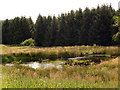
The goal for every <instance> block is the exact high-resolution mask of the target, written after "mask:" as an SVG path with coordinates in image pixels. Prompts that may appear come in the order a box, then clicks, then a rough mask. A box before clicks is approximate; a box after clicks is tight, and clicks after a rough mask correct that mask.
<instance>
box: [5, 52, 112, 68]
mask: <svg viewBox="0 0 120 90" xmlns="http://www.w3.org/2000/svg"><path fill="white" fill-rule="evenodd" d="M111 58H114V57H113V56H110V55H102V54H97V55H89V56H84V57H75V58H67V59H66V60H56V61H51V60H49V59H46V60H42V62H41V63H40V62H37V61H36V62H27V63H24V64H19V65H22V66H28V67H31V68H34V69H37V68H49V67H56V68H63V67H64V66H65V65H67V66H72V65H74V66H80V65H85V66H87V65H91V64H99V63H100V62H102V61H108V60H110V59H111ZM14 65H15V64H10V63H8V64H5V66H14Z"/></svg>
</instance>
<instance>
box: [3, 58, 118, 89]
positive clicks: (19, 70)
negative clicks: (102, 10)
mask: <svg viewBox="0 0 120 90" xmlns="http://www.w3.org/2000/svg"><path fill="white" fill-rule="evenodd" d="M117 87H118V58H116V59H113V60H110V61H106V62H102V63H101V64H98V65H90V66H79V67H76V66H72V67H67V68H63V69H57V68H48V69H32V68H29V67H24V66H18V65H16V66H13V67H7V66H4V65H2V88H117Z"/></svg>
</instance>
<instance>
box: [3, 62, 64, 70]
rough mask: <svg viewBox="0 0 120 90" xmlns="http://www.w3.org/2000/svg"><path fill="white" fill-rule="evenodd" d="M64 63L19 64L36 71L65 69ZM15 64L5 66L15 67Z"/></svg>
mask: <svg viewBox="0 0 120 90" xmlns="http://www.w3.org/2000/svg"><path fill="white" fill-rule="evenodd" d="M63 64H64V62H56V63H55V62H54V63H47V62H46V63H39V62H28V63H26V64H19V65H22V66H28V67H31V68H34V69H37V68H44V69H45V68H49V67H56V68H62V67H63ZM14 65H15V64H5V66H14Z"/></svg>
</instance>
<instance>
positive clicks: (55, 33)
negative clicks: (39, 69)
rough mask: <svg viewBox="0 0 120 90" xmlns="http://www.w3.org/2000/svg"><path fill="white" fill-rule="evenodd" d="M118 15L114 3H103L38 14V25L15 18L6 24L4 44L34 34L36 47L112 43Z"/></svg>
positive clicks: (4, 24) (4, 27)
mask: <svg viewBox="0 0 120 90" xmlns="http://www.w3.org/2000/svg"><path fill="white" fill-rule="evenodd" d="M115 14H116V11H115V10H114V9H113V8H112V7H111V5H109V6H108V5H103V6H101V7H99V6H98V7H97V8H96V9H95V8H93V9H91V10H90V9H89V8H86V9H85V10H84V11H82V9H80V8H79V10H76V11H73V10H71V11H70V12H68V13H65V14H63V13H62V14H61V15H59V16H58V17H55V16H53V17H52V16H48V17H46V16H42V15H39V16H38V18H37V20H36V23H35V24H34V23H33V21H32V19H31V18H28V19H26V18H25V17H21V18H19V17H16V18H14V19H13V20H5V21H4V23H3V26H2V34H3V44H19V43H21V42H22V41H24V40H26V39H28V38H31V37H32V38H33V39H34V40H35V45H36V46H73V45H93V44H97V45H113V44H114V43H113V41H112V37H113V35H114V34H115V33H116V32H117V31H118V29H117V28H116V27H115V26H113V24H114V19H113V16H114V15H115Z"/></svg>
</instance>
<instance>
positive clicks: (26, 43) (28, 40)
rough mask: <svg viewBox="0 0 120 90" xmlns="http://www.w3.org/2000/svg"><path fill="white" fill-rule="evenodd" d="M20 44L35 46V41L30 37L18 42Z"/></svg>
mask: <svg viewBox="0 0 120 90" xmlns="http://www.w3.org/2000/svg"><path fill="white" fill-rule="evenodd" d="M20 45H22V46H35V41H34V40H33V39H32V38H30V39H26V40H25V41H23V42H22V43H20Z"/></svg>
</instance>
